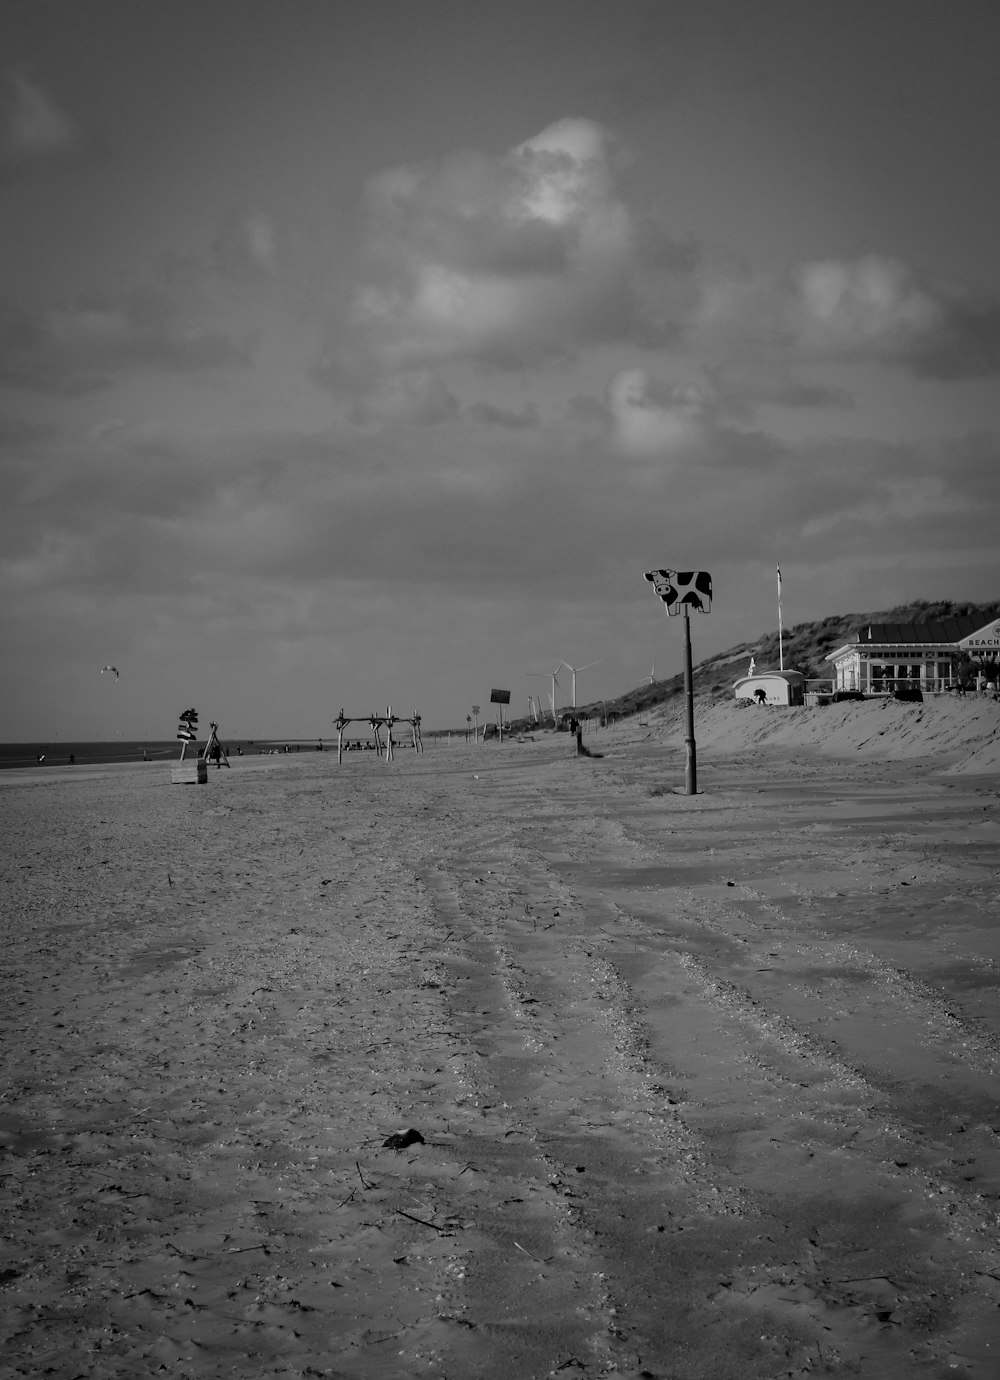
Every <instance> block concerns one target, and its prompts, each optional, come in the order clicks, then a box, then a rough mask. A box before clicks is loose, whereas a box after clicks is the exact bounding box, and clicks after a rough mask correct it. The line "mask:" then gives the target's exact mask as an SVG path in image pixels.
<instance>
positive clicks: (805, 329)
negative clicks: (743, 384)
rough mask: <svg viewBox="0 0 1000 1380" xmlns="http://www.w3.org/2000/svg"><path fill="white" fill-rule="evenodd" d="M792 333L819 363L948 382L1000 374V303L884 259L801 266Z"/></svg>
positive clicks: (793, 295)
mask: <svg viewBox="0 0 1000 1380" xmlns="http://www.w3.org/2000/svg"><path fill="white" fill-rule="evenodd" d="M788 328H789V331H790V333H791V339H792V342H793V344H794V348H795V349H796V350H798V351H801V352H802V353H803V354H805V355H806V356H810V357H815V358H826V359H830V358H833V359H848V360H877V361H880V362H883V363H886V364H896V365H899V366H902V367H905V368H909V369H911V370H912V371H913V372H914V373H916V374H917V375H918V376H922V377H926V378H940V379H957V378H972V377H982V376H986V375H990V374H994V373H996V372H997V371H998V370H1000V300H998V299H997V298H996V297H995V296H994V295H993V294H990V293H985V292H984V293H980V294H976V293H974V292H973V291H972V290H971V289H970V288H967V287H964V286H960V285H957V284H953V283H940V282H932V281H930V280H923V279H921V278H920V277H919V276H918V275H917V274H916V273H915V272H914V271H913V270H912V269H911V268H909V267H908V266H907V265H906V264H904V263H902V262H901V261H900V260H898V259H894V258H888V257H884V256H878V255H867V256H864V257H862V258H859V259H853V260H837V259H826V260H818V261H813V262H809V263H805V264H802V265H800V266H799V267H798V268H797V269H796V270H795V272H794V273H793V275H792V280H791V286H790V295H789V302H788Z"/></svg>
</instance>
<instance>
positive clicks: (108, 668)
mask: <svg viewBox="0 0 1000 1380" xmlns="http://www.w3.org/2000/svg"><path fill="white" fill-rule="evenodd" d="M105 671H113V672H114V676H115V680H117V679H118V667H117V666H103V667H102V668H101V675H102V676H103V675H104V672H105Z"/></svg>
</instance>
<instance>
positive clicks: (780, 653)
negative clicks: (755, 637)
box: [775, 565, 785, 671]
mask: <svg viewBox="0 0 1000 1380" xmlns="http://www.w3.org/2000/svg"><path fill="white" fill-rule="evenodd" d="M775 569H776V570H777V572H778V670H779V671H783V670H784V669H785V648H784V644H783V642H782V637H781V566H780V565H776V566H775Z"/></svg>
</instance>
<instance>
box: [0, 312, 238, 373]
mask: <svg viewBox="0 0 1000 1380" xmlns="http://www.w3.org/2000/svg"><path fill="white" fill-rule="evenodd" d="M251 355H252V348H251V344H250V342H249V341H247V340H237V339H235V338H233V337H232V336H231V335H229V334H227V333H226V332H223V331H217V330H213V329H212V328H210V327H208V326H206V325H204V324H202V323H200V322H198V321H195V320H194V319H192V318H190V317H185V316H181V315H179V314H178V313H177V312H175V311H174V309H173V308H172V307H171V305H170V303H169V302H168V300H167V298H166V297H164V296H162V295H160V294H156V293H132V294H127V295H124V296H121V297H117V298H112V297H94V298H91V299H88V300H86V301H81V302H77V303H75V304H72V305H69V306H61V307H55V308H50V309H48V310H45V311H30V310H28V309H27V308H25V307H22V306H20V305H18V304H16V303H12V302H3V301H0V380H2V381H4V382H7V383H12V384H17V385H19V386H21V387H23V388H29V389H33V390H35V391H38V392H42V393H53V394H64V395H70V396H72V395H79V394H84V393H90V392H94V391H96V390H98V389H101V388H104V387H106V386H107V385H108V384H109V383H110V382H111V381H112V379H113V377H114V376H115V374H117V373H120V372H122V371H127V372H132V371H135V370H137V369H160V370H165V371H167V372H169V373H193V372H197V371H200V370H203V369H217V368H232V367H242V366H245V365H247V364H248V363H249V362H250V358H251Z"/></svg>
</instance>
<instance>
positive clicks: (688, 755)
mask: <svg viewBox="0 0 1000 1380" xmlns="http://www.w3.org/2000/svg"><path fill="white" fill-rule="evenodd" d="M684 697H685V699H686V700H687V724H686V730H685V738H684V749H685V767H684V793H685V795H697V794H698V767H697V763H696V761H695V744H694V675H693V674H692V671H691V611H690V607H689V605H687V604H685V605H684Z"/></svg>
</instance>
